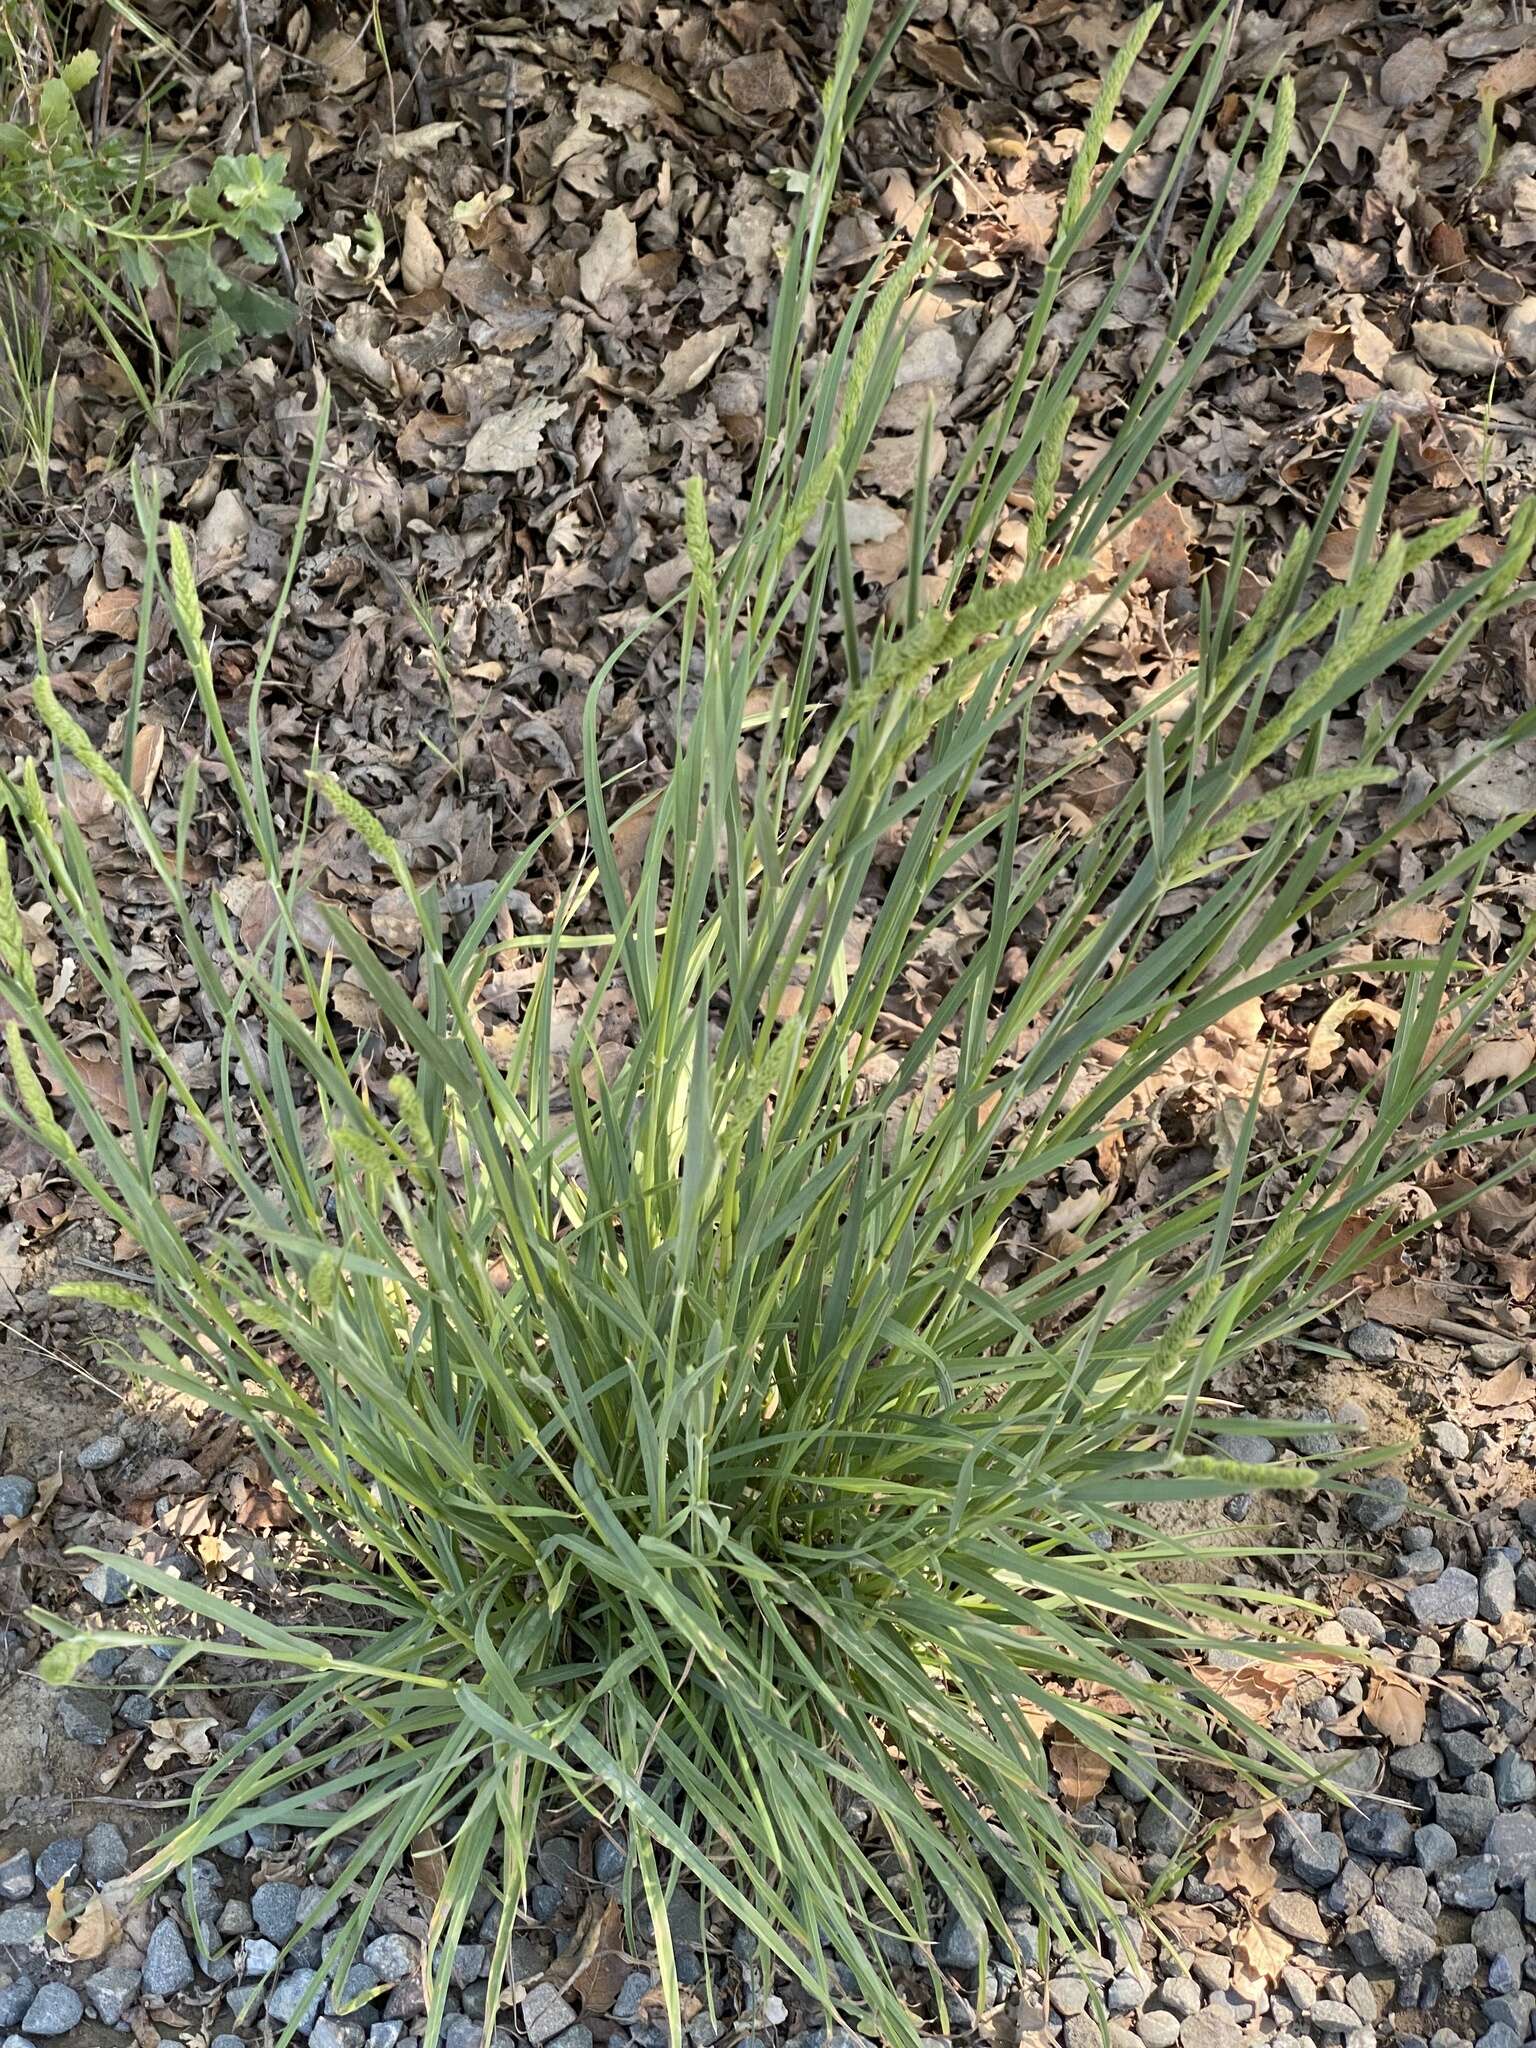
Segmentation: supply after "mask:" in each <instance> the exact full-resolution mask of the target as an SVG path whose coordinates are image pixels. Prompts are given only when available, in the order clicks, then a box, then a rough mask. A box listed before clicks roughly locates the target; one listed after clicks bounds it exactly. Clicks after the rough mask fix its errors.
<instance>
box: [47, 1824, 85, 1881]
mask: <svg viewBox="0 0 1536 2048" xmlns="http://www.w3.org/2000/svg"><path fill="white" fill-rule="evenodd" d="M84 1848H85V1844H84V1843H83V1842H82V1841H81V1840H80V1838H79V1836H78V1835H71V1836H68V1837H67V1838H62V1839H61V1840H59V1841H57V1842H50V1843H49V1844H48V1846H47V1848H46V1849H44V1850H43V1851H42V1852H41V1853H40V1855H39V1856H38V1859H37V1881H38V1883H39V1884H40V1885H41V1886H42V1888H43V1890H44V1891H45V1892H47V1891H52V1889H53V1887H54V1886H55V1885H56V1884H58V1883H59V1882H60V1880H61V1879H63V1880H68V1879H70V1878H72V1877H74V1876H75V1875H76V1874H77V1873H78V1871H79V1869H80V1858H81V1855H82V1853H83V1852H84Z"/></svg>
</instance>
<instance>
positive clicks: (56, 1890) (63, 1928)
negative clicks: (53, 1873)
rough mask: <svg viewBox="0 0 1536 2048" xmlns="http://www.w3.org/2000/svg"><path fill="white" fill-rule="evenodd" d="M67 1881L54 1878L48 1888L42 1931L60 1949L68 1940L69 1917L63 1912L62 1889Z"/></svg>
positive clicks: (63, 1878)
mask: <svg viewBox="0 0 1536 2048" xmlns="http://www.w3.org/2000/svg"><path fill="white" fill-rule="evenodd" d="M67 1882H68V1879H67V1878H65V1877H59V1878H55V1879H54V1881H53V1883H52V1884H51V1885H49V1887H48V1920H47V1924H46V1926H45V1927H44V1929H43V1932H44V1933H45V1934H46V1935H47V1937H48V1939H49V1940H50V1941H56V1942H57V1943H58V1944H59V1946H60V1947H61V1948H62V1947H63V1946H64V1944H65V1943H66V1942H67V1941H68V1940H69V1915H68V1914H67V1913H66V1912H65V1910H64V1887H65V1885H66V1883H67Z"/></svg>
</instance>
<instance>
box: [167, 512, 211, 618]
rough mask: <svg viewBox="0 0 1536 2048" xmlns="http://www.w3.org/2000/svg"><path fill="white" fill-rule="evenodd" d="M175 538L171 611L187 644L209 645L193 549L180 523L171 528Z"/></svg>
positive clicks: (172, 560) (172, 541) (172, 549)
mask: <svg viewBox="0 0 1536 2048" xmlns="http://www.w3.org/2000/svg"><path fill="white" fill-rule="evenodd" d="M170 538H171V612H172V615H173V616H174V618H175V620H176V630H177V631H178V632H179V633H180V635H181V637H182V640H183V642H184V643H185V644H186V645H187V646H189V647H190V646H192V645H193V644H194V643H195V644H196V645H197V646H199V647H201V646H203V645H205V641H204V634H203V605H202V600H201V598H200V597H199V596H198V594H197V574H196V571H195V570H194V569H193V567H192V551H191V549H190V548H189V547H188V546H187V537H186V535H185V534H184V533H183V532H182V530H181V528H180V527H179V526H172V527H171V529H170Z"/></svg>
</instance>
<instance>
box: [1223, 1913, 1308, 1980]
mask: <svg viewBox="0 0 1536 2048" xmlns="http://www.w3.org/2000/svg"><path fill="white" fill-rule="evenodd" d="M1295 1953H1296V1951H1295V1949H1294V1948H1293V1947H1292V1945H1291V1944H1290V1942H1288V1941H1287V1940H1286V1938H1285V1936H1284V1935H1283V1934H1282V1933H1281V1932H1280V1930H1279V1929H1278V1928H1277V1927H1265V1926H1262V1925H1261V1924H1260V1923H1259V1922H1258V1921H1257V1920H1250V1921H1249V1922H1248V1925H1247V1926H1246V1927H1245V1928H1244V1929H1243V1931H1242V1933H1241V1934H1239V1935H1238V1937H1237V1939H1236V1940H1235V1941H1234V1942H1233V1944H1232V1964H1233V1976H1232V1982H1233V1987H1234V1989H1235V1990H1236V1991H1237V1993H1238V1995H1239V1997H1242V1998H1248V1999H1251V1998H1252V1997H1253V1994H1254V1993H1255V1992H1256V1991H1258V1990H1260V1989H1262V1988H1264V1987H1267V1986H1268V1985H1271V1984H1273V1983H1274V1982H1275V1980H1276V1978H1277V1977H1278V1976H1279V1975H1280V1972H1281V1971H1282V1970H1283V1969H1284V1968H1285V1966H1286V1964H1287V1963H1288V1962H1289V1961H1290V1960H1291V1957H1292V1956H1293V1955H1294V1954H1295Z"/></svg>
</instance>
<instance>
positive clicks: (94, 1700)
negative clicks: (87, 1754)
mask: <svg viewBox="0 0 1536 2048" xmlns="http://www.w3.org/2000/svg"><path fill="white" fill-rule="evenodd" d="M54 1712H55V1714H56V1715H57V1716H58V1722H59V1732H60V1734H62V1735H66V1736H68V1738H69V1740H70V1741H71V1742H84V1743H87V1744H89V1746H90V1747H91V1748H92V1749H100V1748H101V1745H102V1744H103V1743H104V1742H109V1741H110V1740H111V1737H112V1710H111V1708H110V1707H109V1706H108V1705H107V1703H106V1701H105V1700H104V1699H103V1698H102V1696H101V1694H100V1693H99V1692H61V1693H60V1694H58V1696H57V1699H56V1702H55V1706H54Z"/></svg>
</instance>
